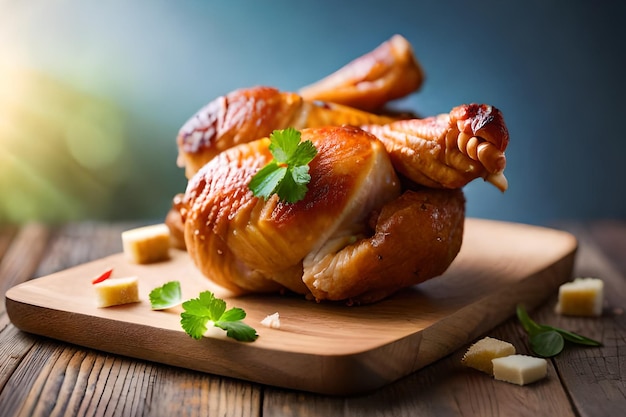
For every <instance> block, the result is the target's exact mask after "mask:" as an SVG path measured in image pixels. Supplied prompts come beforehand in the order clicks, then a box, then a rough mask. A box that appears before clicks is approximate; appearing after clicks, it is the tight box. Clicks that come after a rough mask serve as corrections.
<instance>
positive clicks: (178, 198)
mask: <svg viewBox="0 0 626 417" xmlns="http://www.w3.org/2000/svg"><path fill="white" fill-rule="evenodd" d="M182 200H183V194H176V195H175V196H174V198H173V199H172V207H171V208H170V209H169V211H168V212H167V215H166V216H165V225H166V226H167V227H168V229H169V230H170V241H171V243H172V247H174V248H177V249H181V250H186V249H187V247H186V245H185V225H184V224H183V219H182V216H181V214H180V209H181V205H182Z"/></svg>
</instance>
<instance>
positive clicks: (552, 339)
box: [517, 304, 602, 358]
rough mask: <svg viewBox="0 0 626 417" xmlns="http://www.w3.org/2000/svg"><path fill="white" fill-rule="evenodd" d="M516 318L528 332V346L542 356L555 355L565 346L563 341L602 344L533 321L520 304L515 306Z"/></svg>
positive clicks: (585, 344) (589, 344) (588, 344)
mask: <svg viewBox="0 0 626 417" xmlns="http://www.w3.org/2000/svg"><path fill="white" fill-rule="evenodd" d="M517 318H518V319H519V321H520V323H522V327H524V330H526V333H528V336H529V341H530V348H531V349H532V351H533V352H534V353H535V354H537V355H539V356H542V357H544V358H549V357H552V356H556V355H558V354H559V353H561V351H562V350H563V348H564V347H565V341H568V342H571V343H575V344H578V345H583V346H602V343H601V342H598V341H597V340H593V339H590V338H588V337H585V336H581V335H579V334H577V333H574V332H570V331H567V330H563V329H560V328H558V327H554V326H549V325H545V324H537V323H536V322H535V321H533V320H532V319H531V318H530V316H528V313H527V312H526V310H525V309H524V307H523V306H522V305H519V304H518V306H517Z"/></svg>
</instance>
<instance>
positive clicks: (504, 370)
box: [492, 355, 548, 385]
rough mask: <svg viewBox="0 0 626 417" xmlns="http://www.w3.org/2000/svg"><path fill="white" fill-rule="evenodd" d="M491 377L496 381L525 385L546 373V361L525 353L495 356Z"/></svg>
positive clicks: (543, 376)
mask: <svg viewBox="0 0 626 417" xmlns="http://www.w3.org/2000/svg"><path fill="white" fill-rule="evenodd" d="M492 362H493V377H494V378H495V379H497V380H498V381H505V382H510V383H512V384H517V385H526V384H530V383H531V382H535V381H538V380H540V379H542V378H545V376H546V375H547V374H548V361H546V360H545V359H543V358H535V357H533V356H527V355H510V356H505V357H502V358H495V359H493V360H492Z"/></svg>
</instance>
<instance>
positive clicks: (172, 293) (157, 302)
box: [148, 281, 182, 310]
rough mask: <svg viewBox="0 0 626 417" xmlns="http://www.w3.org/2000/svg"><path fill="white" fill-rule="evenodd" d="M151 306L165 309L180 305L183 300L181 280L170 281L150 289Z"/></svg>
mask: <svg viewBox="0 0 626 417" xmlns="http://www.w3.org/2000/svg"><path fill="white" fill-rule="evenodd" d="M148 297H150V306H151V307H152V309H153V310H165V309H167V308H172V307H175V306H177V305H179V304H180V303H181V302H182V293H181V290H180V282H179V281H170V282H168V283H165V284H163V286H161V287H158V288H155V289H153V290H152V291H150V294H149V295H148Z"/></svg>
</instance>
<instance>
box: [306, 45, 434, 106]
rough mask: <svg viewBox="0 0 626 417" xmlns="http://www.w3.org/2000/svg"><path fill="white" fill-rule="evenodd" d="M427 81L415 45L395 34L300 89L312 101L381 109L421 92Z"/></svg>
mask: <svg viewBox="0 0 626 417" xmlns="http://www.w3.org/2000/svg"><path fill="white" fill-rule="evenodd" d="M423 81H424V73H423V71H422V68H421V66H420V65H419V63H418V62H417V59H416V58H415V55H414V53H413V48H412V47H411V44H410V43H409V42H408V41H407V40H406V39H405V38H404V37H402V36H401V35H394V36H393V37H391V38H390V39H389V40H387V41H385V42H383V43H382V44H381V45H379V46H378V47H377V48H376V49H374V50H372V51H371V52H368V53H366V54H365V55H362V56H360V57H358V58H356V59H355V60H353V61H351V62H349V63H348V64H346V65H345V66H343V67H342V68H340V69H339V70H337V71H336V72H334V73H332V74H330V75H328V76H327V77H325V78H323V79H321V80H320V81H318V82H316V83H314V84H311V85H308V86H306V87H303V88H302V89H300V91H299V92H300V94H301V95H302V97H303V98H304V99H305V100H309V101H314V100H320V101H326V102H334V103H338V104H343V105H346V106H351V107H354V108H357V109H362V110H367V111H377V110H380V109H382V108H383V106H384V105H385V104H386V103H388V102H389V101H391V100H395V99H397V98H401V97H404V96H407V95H408V94H410V93H412V92H414V91H417V90H418V89H419V87H420V86H421V85H422V83H423Z"/></svg>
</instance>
